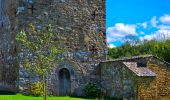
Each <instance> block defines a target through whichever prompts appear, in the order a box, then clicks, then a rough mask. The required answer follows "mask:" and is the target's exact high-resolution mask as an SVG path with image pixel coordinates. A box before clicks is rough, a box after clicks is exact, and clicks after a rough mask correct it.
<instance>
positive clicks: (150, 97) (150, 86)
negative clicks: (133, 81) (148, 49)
mask: <svg viewBox="0 0 170 100" xmlns="http://www.w3.org/2000/svg"><path fill="white" fill-rule="evenodd" d="M148 68H149V69H150V70H152V71H153V72H155V73H156V78H154V79H147V80H143V82H141V83H142V84H140V85H139V100H169V98H170V88H169V87H170V78H169V76H170V65H169V64H167V63H166V62H164V61H160V60H158V59H155V58H152V59H151V61H150V62H148Z"/></svg>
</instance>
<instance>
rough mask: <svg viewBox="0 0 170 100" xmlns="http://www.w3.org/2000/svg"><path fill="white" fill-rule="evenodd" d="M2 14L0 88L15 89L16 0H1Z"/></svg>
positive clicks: (16, 71)
mask: <svg viewBox="0 0 170 100" xmlns="http://www.w3.org/2000/svg"><path fill="white" fill-rule="evenodd" d="M1 1H2V8H3V9H2V12H1V14H2V16H1V22H2V23H1V26H0V90H5V91H16V88H17V86H16V84H17V79H18V69H19V66H18V60H17V52H18V49H17V45H16V41H15V35H16V33H17V23H18V20H17V16H16V9H17V6H18V3H17V2H16V0H1Z"/></svg>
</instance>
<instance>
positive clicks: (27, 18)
mask: <svg viewBox="0 0 170 100" xmlns="http://www.w3.org/2000/svg"><path fill="white" fill-rule="evenodd" d="M3 1H5V2H7V0H3ZM12 1H14V0H12ZM12 1H11V0H10V2H11V3H12ZM14 4H16V5H15V6H16V7H13V6H14V5H12V6H8V7H12V8H10V9H13V8H15V13H14V12H12V10H9V11H10V13H11V14H9V15H8V16H10V21H9V22H10V24H11V25H6V26H8V27H9V26H10V29H8V32H9V33H10V34H7V32H4V37H6V38H5V39H1V40H0V41H1V44H0V45H1V46H0V48H1V50H4V51H2V52H1V55H4V54H6V53H7V51H9V52H10V53H7V54H10V55H13V54H15V52H17V47H16V43H15V41H14V40H15V34H13V33H16V31H21V30H22V29H24V30H26V29H27V26H28V24H30V23H32V24H33V25H35V26H36V28H37V29H41V28H45V27H47V25H48V24H51V25H52V28H53V30H54V32H55V33H56V40H59V41H60V46H62V47H63V48H66V49H67V52H65V53H64V54H63V55H64V57H65V61H64V62H62V63H61V64H59V66H56V68H55V69H54V70H53V72H52V73H51V75H50V76H49V91H50V94H53V95H79V96H80V95H83V91H82V89H83V86H84V84H86V83H88V82H89V81H95V82H97V78H98V77H97V76H96V70H95V68H96V66H97V64H98V63H99V62H100V61H101V60H104V59H105V51H106V50H105V49H106V48H105V47H106V43H105V34H106V32H105V0H17V3H14ZM0 11H1V10H0ZM3 12H6V11H3ZM12 13H13V14H12ZM3 16H4V15H3ZM4 18H5V17H4ZM14 18H15V19H16V20H15V21H16V22H14V20H13V19H14ZM0 19H1V18H0ZM5 22H6V21H5ZM14 23H15V24H16V25H14ZM12 24H13V25H12ZM13 26H15V27H13ZM2 31H4V30H2ZM9 37H10V38H9ZM0 38H1V37H0ZM6 39H8V40H6ZM7 45H8V46H7ZM5 48H6V49H5ZM10 55H6V56H5V57H4V58H5V59H7V58H8V56H10ZM13 56H15V55H13ZM25 56H26V55H25ZM12 58H13V59H14V58H15V57H12ZM2 61H3V60H2ZM2 61H1V62H2ZM12 61H14V60H12ZM1 62H0V63H1ZM6 63H8V62H6ZM15 64H16V65H15V67H16V68H18V66H17V63H15ZM1 66H6V64H4V62H3V63H2V64H1ZM0 68H3V67H0ZM11 68H12V67H11ZM0 73H2V72H0ZM0 75H2V74H0ZM16 75H17V74H16ZM30 81H35V78H34V76H30V75H28V73H27V72H26V71H25V70H24V69H23V68H20V69H19V88H20V89H21V92H27V91H28V90H29V85H28V83H29V82H30Z"/></svg>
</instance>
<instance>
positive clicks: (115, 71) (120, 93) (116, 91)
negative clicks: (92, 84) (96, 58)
mask: <svg viewBox="0 0 170 100" xmlns="http://www.w3.org/2000/svg"><path fill="white" fill-rule="evenodd" d="M100 68H101V88H102V92H103V95H105V96H111V97H116V98H127V99H134V98H135V96H136V94H135V92H136V80H135V79H136V78H137V77H136V76H135V74H133V73H132V72H131V71H130V70H129V69H128V68H126V66H125V65H123V64H122V63H121V62H108V63H102V64H100Z"/></svg>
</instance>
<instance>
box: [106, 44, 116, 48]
mask: <svg viewBox="0 0 170 100" xmlns="http://www.w3.org/2000/svg"><path fill="white" fill-rule="evenodd" d="M108 47H109V48H115V47H116V46H115V45H114V44H109V45H108Z"/></svg>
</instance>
